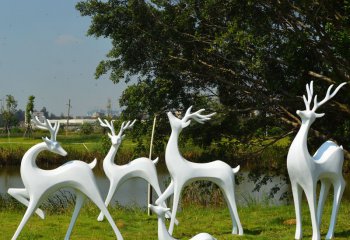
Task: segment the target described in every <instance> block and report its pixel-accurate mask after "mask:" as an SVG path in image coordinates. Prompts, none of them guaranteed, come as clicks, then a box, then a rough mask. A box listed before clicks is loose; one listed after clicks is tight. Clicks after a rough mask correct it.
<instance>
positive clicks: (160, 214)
mask: <svg viewBox="0 0 350 240" xmlns="http://www.w3.org/2000/svg"><path fill="white" fill-rule="evenodd" d="M148 207H149V208H150V209H151V210H152V211H153V212H154V213H155V214H157V218H158V240H177V239H176V238H173V237H172V236H171V235H170V234H169V232H168V230H167V229H166V226H165V214H166V213H167V212H168V211H170V208H165V207H162V206H154V205H152V204H149V205H148ZM190 240H216V238H214V237H213V236H212V235H210V234H209V233H198V234H197V235H195V236H194V237H192V238H191V239H190Z"/></svg>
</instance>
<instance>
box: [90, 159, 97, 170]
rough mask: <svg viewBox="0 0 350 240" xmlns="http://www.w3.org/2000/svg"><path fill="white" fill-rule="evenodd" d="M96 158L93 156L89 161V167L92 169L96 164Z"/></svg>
mask: <svg viewBox="0 0 350 240" xmlns="http://www.w3.org/2000/svg"><path fill="white" fill-rule="evenodd" d="M96 163H97V159H96V158H95V159H94V160H93V161H92V162H91V163H89V167H90V168H91V169H93V168H94V167H95V166H96Z"/></svg>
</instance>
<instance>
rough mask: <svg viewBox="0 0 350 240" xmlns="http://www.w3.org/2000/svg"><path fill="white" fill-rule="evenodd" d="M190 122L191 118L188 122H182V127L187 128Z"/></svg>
mask: <svg viewBox="0 0 350 240" xmlns="http://www.w3.org/2000/svg"><path fill="white" fill-rule="evenodd" d="M190 124H191V120H188V121H187V122H185V123H182V128H185V127H187V126H188V125H190Z"/></svg>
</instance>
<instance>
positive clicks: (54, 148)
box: [21, 117, 67, 175]
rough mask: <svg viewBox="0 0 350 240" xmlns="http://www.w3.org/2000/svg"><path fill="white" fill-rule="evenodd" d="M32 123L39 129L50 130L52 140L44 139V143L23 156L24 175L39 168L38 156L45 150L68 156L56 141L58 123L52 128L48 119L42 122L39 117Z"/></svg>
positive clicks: (22, 169)
mask: <svg viewBox="0 0 350 240" xmlns="http://www.w3.org/2000/svg"><path fill="white" fill-rule="evenodd" d="M32 121H33V122H34V123H35V125H36V126H37V127H38V128H40V129H43V130H49V132H50V134H51V137H50V139H49V138H47V137H45V138H42V139H43V141H44V142H42V143H38V144H36V145H34V146H33V147H31V148H30V149H29V150H28V151H27V152H26V153H25V154H24V155H23V158H22V162H21V173H22V175H23V174H24V173H25V172H26V171H28V170H30V169H33V168H39V167H38V166H37V164H36V159H37V157H38V154H39V153H40V152H42V151H44V150H48V151H50V152H53V153H56V154H59V155H61V156H66V155H67V152H66V151H65V150H64V149H63V148H62V147H61V146H60V144H59V143H58V142H57V141H56V136H57V132H58V129H59V127H60V125H59V123H58V122H56V123H55V124H54V125H53V126H52V125H51V123H50V121H49V120H47V119H46V118H45V119H44V122H41V121H40V120H39V119H38V117H35V118H34V119H32Z"/></svg>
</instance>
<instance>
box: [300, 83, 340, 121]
mask: <svg viewBox="0 0 350 240" xmlns="http://www.w3.org/2000/svg"><path fill="white" fill-rule="evenodd" d="M345 84H346V82H344V83H342V84H340V85H339V86H338V87H337V88H336V89H335V90H334V91H333V92H332V93H331V90H332V88H333V86H334V85H333V84H332V85H330V86H329V87H328V90H327V93H326V96H325V97H324V99H323V100H322V101H321V102H318V101H317V95H315V97H314V106H313V108H312V109H311V110H310V108H311V101H312V97H313V91H314V89H313V88H314V82H313V81H311V83H310V85H309V84H306V92H307V98H306V96H305V95H303V100H304V103H305V107H306V110H307V111H312V112H314V113H315V114H316V117H322V116H324V113H316V110H317V109H318V108H319V107H320V106H322V105H323V104H324V103H326V102H327V101H328V100H330V99H331V98H333V97H334V96H335V95H336V94H337V92H338V91H339V90H340V88H342V87H343V86H344V85H345Z"/></svg>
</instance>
